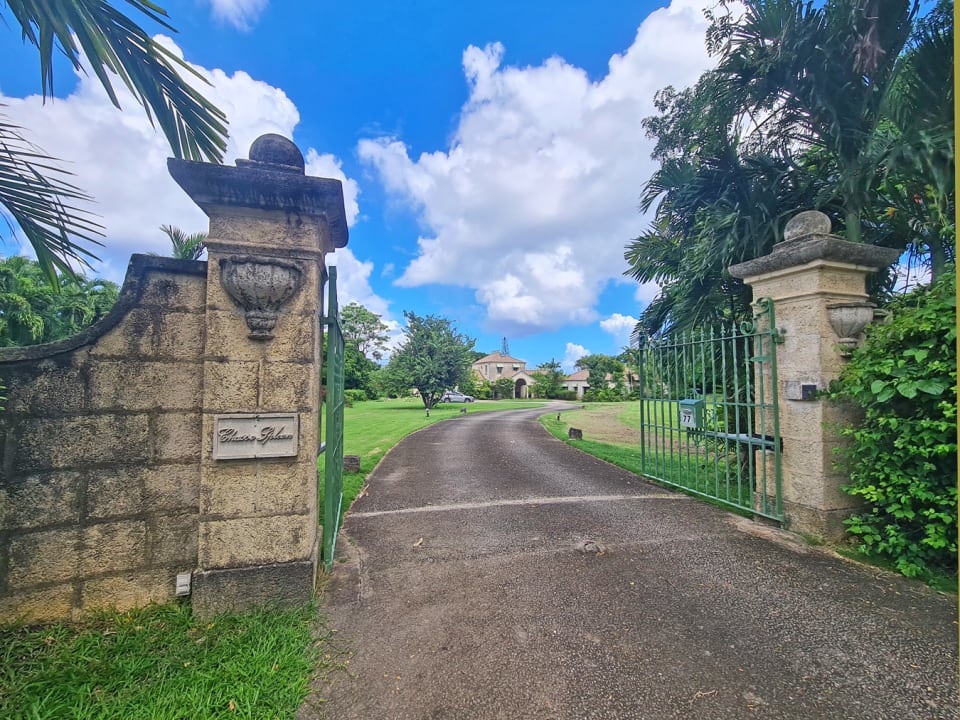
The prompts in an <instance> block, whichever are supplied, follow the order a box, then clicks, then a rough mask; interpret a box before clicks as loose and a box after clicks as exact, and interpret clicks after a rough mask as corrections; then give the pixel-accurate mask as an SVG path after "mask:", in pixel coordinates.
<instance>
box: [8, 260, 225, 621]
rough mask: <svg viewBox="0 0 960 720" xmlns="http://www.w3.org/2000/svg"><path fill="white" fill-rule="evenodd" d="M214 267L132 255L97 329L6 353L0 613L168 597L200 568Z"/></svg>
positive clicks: (29, 613) (57, 612) (73, 611)
mask: <svg viewBox="0 0 960 720" xmlns="http://www.w3.org/2000/svg"><path fill="white" fill-rule="evenodd" d="M206 274H207V264H206V263H204V262H191V261H185V260H173V259H170V258H158V257H149V256H143V255H135V256H133V258H132V259H131V261H130V266H129V268H128V270H127V277H126V280H125V282H124V285H123V288H122V290H121V293H120V299H119V301H118V303H117V305H116V307H114V309H113V310H112V311H111V312H110V314H109V315H108V316H107V317H105V318H103V319H102V320H101V321H100V322H98V323H97V324H96V325H94V326H92V327H91V328H89V329H88V330H86V331H85V332H83V333H81V334H80V335H77V336H75V337H73V338H70V339H68V340H65V341H62V342H58V343H51V344H48V345H42V346H36V347H29V348H7V349H2V350H0V380H2V382H3V384H4V385H5V386H6V388H7V390H6V392H5V394H6V396H7V401H6V403H5V409H4V410H3V412H2V413H0V441H2V442H0V621H5V622H9V621H15V620H18V619H21V618H30V619H38V620H39V619H52V618H69V617H72V616H74V617H75V616H77V615H79V614H81V613H82V612H84V611H86V610H89V609H92V608H97V607H102V606H105V605H111V606H114V607H118V608H121V609H123V608H128V607H133V606H138V605H144V604H147V603H149V602H151V601H165V600H169V599H171V598H173V597H174V594H175V587H176V585H175V583H176V575H177V574H178V573H182V572H191V571H192V570H193V569H194V568H195V567H196V565H197V552H198V551H197V546H198V522H199V488H200V466H199V462H198V458H199V454H200V441H201V425H202V414H201V402H202V394H203V351H204V333H205V305H206V284H207V283H206Z"/></svg>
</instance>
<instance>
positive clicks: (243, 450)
mask: <svg viewBox="0 0 960 720" xmlns="http://www.w3.org/2000/svg"><path fill="white" fill-rule="evenodd" d="M299 438H300V416H299V415H298V414H297V413H259V414H255V415H249V414H248V415H214V416H213V459H214V460H240V459H252V458H271V457H292V456H294V455H296V454H297V452H298V450H299V445H298V443H299Z"/></svg>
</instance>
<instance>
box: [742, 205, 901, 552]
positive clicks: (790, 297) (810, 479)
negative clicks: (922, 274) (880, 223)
mask: <svg viewBox="0 0 960 720" xmlns="http://www.w3.org/2000/svg"><path fill="white" fill-rule="evenodd" d="M898 256H899V252H898V251H897V250H894V249H891V248H880V247H874V246H872V245H862V244H859V243H851V242H848V241H846V240H843V239H842V238H839V237H836V236H835V235H831V234H830V218H828V217H827V216H826V215H824V214H823V213H821V212H816V211H808V212H802V213H799V214H798V215H797V216H796V217H794V218H793V219H792V220H790V222H789V223H787V227H786V229H785V230H784V240H783V242H780V243H777V244H776V245H775V246H774V248H773V252H771V253H770V254H769V255H766V256H764V257H762V258H757V259H755V260H750V261H747V262H745V263H740V264H739V265H733V266H732V267H730V268H729V271H730V274H731V275H732V276H733V277H735V278H741V279H742V280H743V281H744V282H745V283H747V284H748V285H749V286H750V287H751V288H752V289H753V296H754V299H755V300H757V299H759V298H770V299H771V300H773V302H774V310H775V313H776V322H777V327H778V328H779V329H780V330H781V331H782V332H783V344H782V345H780V347H779V349H778V352H777V375H778V385H779V387H778V393H779V397H780V403H779V405H780V433H781V438H782V439H783V454H782V460H781V467H782V472H783V501H784V512H785V515H786V524H787V527H788V528H790V529H791V530H793V531H795V532H800V533H804V534H808V535H812V536H816V537H820V538H827V539H839V538H840V537H841V536H842V535H843V532H844V529H843V520H844V519H845V518H847V517H849V515H850V514H851V513H852V511H853V510H854V509H855V508H856V507H857V505H858V503H857V501H856V499H855V498H853V497H852V496H850V495H847V494H845V493H844V492H843V491H841V490H840V487H841V486H842V485H844V484H846V483H847V480H848V478H847V477H846V476H845V475H844V474H843V473H841V472H839V471H838V470H837V469H836V468H835V464H836V462H837V460H838V457H837V455H836V452H835V451H836V449H837V447H838V446H839V444H840V438H839V435H838V429H839V427H841V426H842V425H843V424H845V423H846V422H849V421H850V420H853V419H854V418H851V417H850V416H848V415H847V414H845V410H844V409H843V408H841V407H839V406H837V405H835V404H832V403H828V402H826V401H824V400H821V399H819V397H818V396H817V391H819V390H824V389H826V388H827V386H828V385H829V384H830V381H831V380H835V379H836V378H837V377H838V376H839V374H840V370H841V368H842V366H843V362H844V360H843V357H844V354H843V351H844V350H845V348H848V347H849V345H850V344H852V343H854V342H855V340H856V337H857V336H858V335H859V334H860V333H861V332H862V330H863V327H864V326H865V325H866V323H867V322H869V320H870V319H872V317H873V307H872V306H871V305H869V304H868V303H867V302H866V301H867V292H866V277H867V275H868V274H869V273H873V272H876V271H877V270H879V269H880V268H883V267H886V266H888V265H890V264H891V263H893V262H894V261H896V259H897V257H898ZM838 306H845V307H844V308H838ZM840 309H846V310H850V311H852V314H854V315H855V314H857V313H859V314H860V315H861V319H862V320H863V323H862V324H860V326H859V327H854V326H851V325H847V326H846V327H844V326H843V325H842V323H841V322H839V320H838V314H837V313H838V311H839V310H840ZM831 323H832V324H831ZM834 328H836V330H835V329H834ZM838 332H839V333H842V335H838V334H837V333H838Z"/></svg>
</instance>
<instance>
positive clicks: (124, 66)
mask: <svg viewBox="0 0 960 720" xmlns="http://www.w3.org/2000/svg"><path fill="white" fill-rule="evenodd" d="M4 2H5V4H6V6H7V7H8V8H9V9H10V12H11V13H12V14H13V16H14V17H15V18H16V20H17V22H18V23H19V25H20V29H21V33H22V36H23V39H24V41H25V42H29V43H30V44H32V45H34V46H35V47H36V48H37V50H38V51H39V53H40V76H41V86H42V89H43V95H44V97H49V96H51V95H52V94H53V81H54V77H53V53H54V49H57V50H59V51H61V52H63V54H64V55H66V57H67V59H69V60H70V62H71V63H72V64H73V66H74V68H75V69H77V70H83V65H82V62H81V53H82V55H85V56H86V59H87V61H88V62H89V63H90V67H91V69H92V70H93V73H94V74H95V75H96V77H97V79H98V80H99V81H100V84H101V85H102V86H103V88H104V90H106V92H107V95H108V96H109V97H110V100H111V102H112V103H113V104H114V105H115V106H116V107H118V108H119V107H120V101H119V99H118V97H117V94H116V91H115V90H114V87H113V80H111V75H113V76H115V78H119V79H120V81H121V82H122V83H123V84H124V85H125V86H126V87H127V88H128V89H129V90H130V92H131V93H132V94H133V95H134V97H135V98H136V100H137V102H139V103H140V104H141V105H142V106H143V108H144V111H145V112H146V115H147V118H148V119H149V120H150V122H151V124H153V123H156V125H159V126H160V129H161V130H162V131H163V133H164V135H165V136H166V138H167V142H168V143H169V144H170V148H171V150H172V151H173V154H174V155H175V156H176V157H178V158H187V159H191V160H203V159H206V160H209V161H211V162H220V161H221V160H222V158H223V151H224V149H225V148H226V135H227V129H226V116H225V115H224V114H223V112H221V111H220V110H219V109H217V108H216V106H214V105H213V103H211V102H210V101H209V100H207V99H206V98H205V97H203V95H201V94H200V93H199V92H197V91H196V90H194V89H193V88H192V87H190V85H189V84H187V83H186V82H184V80H183V79H182V78H181V77H180V75H179V74H178V73H179V71H186V72H187V73H190V74H192V75H193V76H194V77H196V78H199V79H201V80H203V78H202V77H201V76H200V75H199V73H197V72H196V71H195V70H194V69H193V68H191V67H190V66H189V65H188V64H187V63H186V62H184V61H183V60H182V59H180V58H178V57H177V56H176V55H174V54H173V53H171V52H170V51H168V50H167V49H165V48H164V47H162V46H161V45H159V44H158V43H157V42H155V41H154V40H153V39H152V38H151V37H150V36H149V35H147V33H146V32H145V31H144V30H143V29H142V28H141V27H140V26H139V25H137V23H135V22H134V21H133V20H131V19H130V18H129V17H127V16H126V15H124V14H123V13H121V12H120V11H118V10H117V9H116V8H114V7H112V6H111V5H110V4H109V3H107V2H103V0H4ZM126 2H127V4H128V5H130V6H131V7H133V8H134V9H135V10H137V11H139V12H140V13H142V14H143V15H144V16H146V17H147V18H148V19H150V20H152V21H154V22H156V23H158V24H160V25H161V27H163V28H164V29H166V30H169V31H171V32H174V29H173V27H172V26H171V25H170V24H169V23H168V22H167V21H166V20H165V18H166V16H167V14H166V12H165V11H164V10H163V9H162V8H160V7H159V6H157V5H155V4H154V3H152V2H148V1H147V0H126ZM203 81H204V82H206V81H205V80H203Z"/></svg>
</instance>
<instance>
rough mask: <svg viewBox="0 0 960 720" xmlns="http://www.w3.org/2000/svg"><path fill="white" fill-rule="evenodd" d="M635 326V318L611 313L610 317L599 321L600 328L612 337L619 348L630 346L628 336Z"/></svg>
mask: <svg viewBox="0 0 960 720" xmlns="http://www.w3.org/2000/svg"><path fill="white" fill-rule="evenodd" d="M636 325H637V318H635V317H633V316H632V315H621V314H620V313H613V314H612V315H611V316H610V317H608V318H606V319H605V320H601V321H600V327H601V328H602V329H603V330H604V331H605V332H608V333H610V334H611V335H613V337H614V339H616V341H617V344H618V346H619V347H626V346H628V345H629V344H630V334H631V333H632V332H633V329H634V328H635V327H636ZM618 352H619V351H618Z"/></svg>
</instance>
